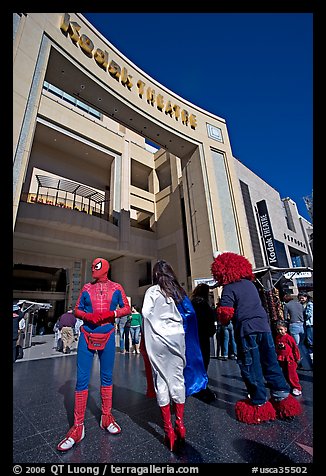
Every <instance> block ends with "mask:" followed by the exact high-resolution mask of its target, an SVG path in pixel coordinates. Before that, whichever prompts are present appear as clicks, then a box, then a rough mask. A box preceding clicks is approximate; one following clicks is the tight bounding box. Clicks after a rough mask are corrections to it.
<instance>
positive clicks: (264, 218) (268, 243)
mask: <svg viewBox="0 0 326 476" xmlns="http://www.w3.org/2000/svg"><path fill="white" fill-rule="evenodd" d="M257 210H258V218H259V223H260V227H261V232H262V236H263V242H264V246H265V251H266V255H267V260H268V264H269V265H270V266H278V265H279V264H278V260H277V255H276V248H275V241H274V236H273V231H272V226H271V221H270V219H269V214H268V210H267V205H266V201H265V200H261V201H260V202H257Z"/></svg>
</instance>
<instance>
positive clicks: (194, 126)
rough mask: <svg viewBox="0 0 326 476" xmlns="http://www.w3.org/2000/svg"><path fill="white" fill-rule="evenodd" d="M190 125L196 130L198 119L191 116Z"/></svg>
mask: <svg viewBox="0 0 326 476" xmlns="http://www.w3.org/2000/svg"><path fill="white" fill-rule="evenodd" d="M189 123H190V127H191V128H192V129H196V127H197V118H196V116H195V115H194V114H190V116H189Z"/></svg>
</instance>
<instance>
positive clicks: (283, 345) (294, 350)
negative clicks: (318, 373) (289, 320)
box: [275, 321, 302, 396]
mask: <svg viewBox="0 0 326 476" xmlns="http://www.w3.org/2000/svg"><path fill="white" fill-rule="evenodd" d="M276 330H277V335H276V338H275V344H276V353H277V360H278V363H279V364H280V366H281V369H282V370H283V374H284V377H285V379H286V381H287V382H288V384H289V385H290V387H291V389H292V393H293V395H295V396H299V395H301V394H302V387H301V385H300V381H299V376H298V373H297V367H298V362H299V361H300V351H299V347H298V345H297V343H296V341H295V340H294V338H293V337H292V336H291V335H290V334H288V333H287V332H288V330H287V326H286V323H285V322H284V321H278V322H277V324H276Z"/></svg>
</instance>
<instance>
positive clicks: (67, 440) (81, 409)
mask: <svg viewBox="0 0 326 476" xmlns="http://www.w3.org/2000/svg"><path fill="white" fill-rule="evenodd" d="M87 397H88V390H87V389H86V390H80V391H78V390H76V391H75V409H74V425H73V426H72V427H71V428H70V430H69V431H68V433H67V434H66V436H65V437H64V439H63V440H61V441H60V443H59V444H58V445H57V449H58V450H59V451H68V450H70V448H72V447H73V446H74V444H76V443H79V442H80V441H81V440H82V439H83V438H84V436H85V428H84V417H85V411H86V405H87Z"/></svg>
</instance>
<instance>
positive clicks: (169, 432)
mask: <svg viewBox="0 0 326 476" xmlns="http://www.w3.org/2000/svg"><path fill="white" fill-rule="evenodd" d="M160 409H161V413H162V418H163V427H164V433H165V437H164V441H165V444H166V445H167V446H168V448H169V450H170V451H173V449H174V444H175V440H176V434H175V432H174V429H173V426H172V423H171V411H170V404H169V403H168V405H165V406H164V407H160Z"/></svg>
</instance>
